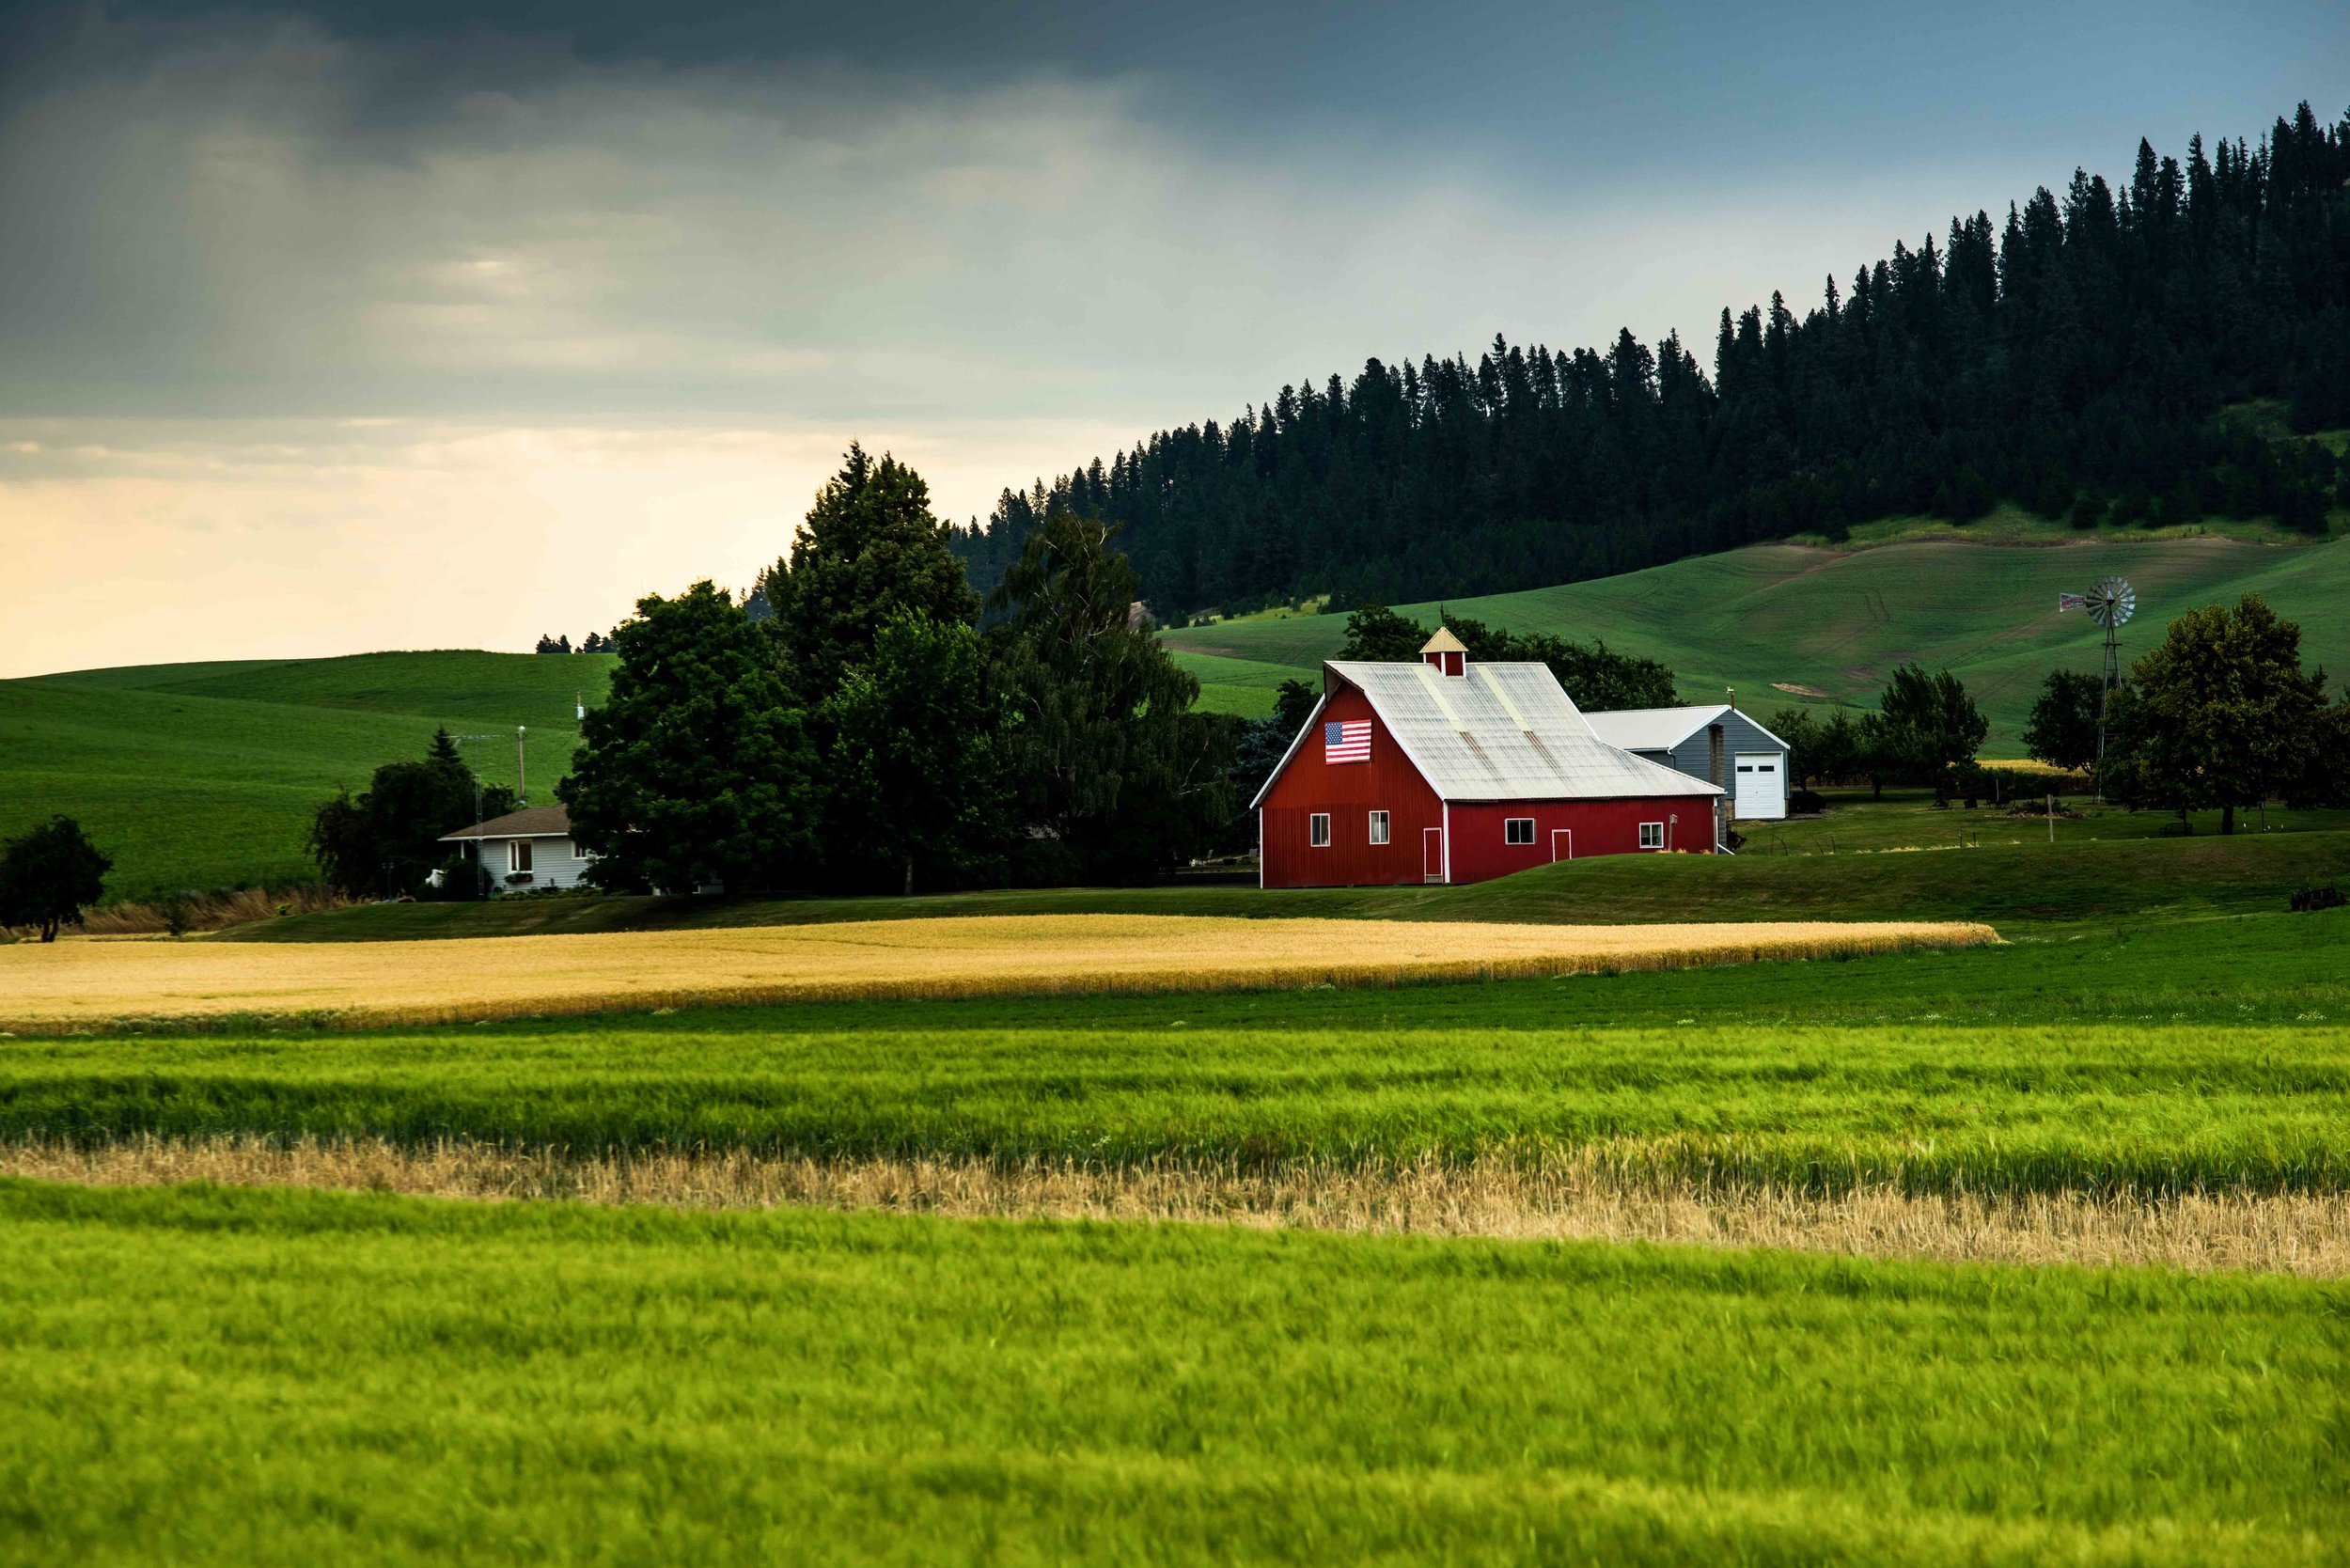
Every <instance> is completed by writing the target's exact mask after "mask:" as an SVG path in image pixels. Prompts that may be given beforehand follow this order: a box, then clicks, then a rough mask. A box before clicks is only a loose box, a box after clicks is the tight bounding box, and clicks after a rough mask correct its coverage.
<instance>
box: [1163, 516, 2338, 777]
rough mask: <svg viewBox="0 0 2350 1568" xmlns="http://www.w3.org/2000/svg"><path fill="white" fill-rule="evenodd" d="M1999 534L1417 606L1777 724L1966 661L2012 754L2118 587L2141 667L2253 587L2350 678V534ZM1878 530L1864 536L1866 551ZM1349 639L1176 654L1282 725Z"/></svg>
mask: <svg viewBox="0 0 2350 1568" xmlns="http://www.w3.org/2000/svg"><path fill="white" fill-rule="evenodd" d="M1980 528H1981V531H1980V533H1977V534H1973V535H1969V534H1968V533H1967V531H1966V530H1951V529H1948V528H1940V529H1936V530H1935V534H1936V535H1938V536H1940V537H1919V532H1920V530H1919V529H1918V528H1916V527H1915V526H1913V525H1884V526H1882V527H1881V528H1879V529H1878V530H1877V532H1878V533H1879V534H1880V535H1881V536H1882V537H1883V539H1884V540H1885V541H1886V542H1879V543H1873V544H1869V545H1868V546H1867V547H1865V548H1862V547H1846V548H1839V549H1828V548H1824V547H1817V546H1806V545H1801V544H1767V545H1757V546H1754V547H1751V548H1748V549H1744V550H1734V551H1731V552H1730V553H1728V554H1726V555H1719V556H1706V557H1696V558H1693V559H1690V560H1684V561H1676V562H1674V563H1673V564H1671V565H1669V566H1661V567H1656V568H1653V570H1650V571H1647V572H1631V573H1628V574H1626V575H1624V576H1620V577H1608V578H1604V579H1600V580H1597V581H1593V582H1586V583H1575V584H1569V585H1567V586H1564V587H1559V588H1538V589H1535V590H1532V591H1530V592H1526V593H1505V594H1496V595H1493V596H1491V597H1487V598H1479V599H1461V600H1455V601H1452V602H1451V603H1450V604H1449V606H1440V605H1437V604H1407V605H1398V606H1397V608H1399V609H1401V610H1402V611H1403V612H1404V613H1405V614H1407V615H1410V616H1412V617H1414V618H1415V619H1419V620H1421V621H1423V622H1427V623H1433V622H1434V619H1435V618H1436V615H1437V612H1438V611H1439V609H1441V608H1445V607H1449V608H1450V609H1452V610H1455V611H1457V612H1459V613H1461V614H1464V615H1468V616H1472V617H1475V618H1477V619H1481V620H1484V621H1486V622H1488V623H1489V624H1492V625H1496V626H1501V627H1507V628H1509V629H1511V630H1512V631H1520V632H1554V633H1558V634H1559V635H1565V636H1570V637H1575V638H1577V639H1581V640H1586V641H1588V640H1590V639H1591V638H1594V637H1597V638H1602V639H1604V640H1605V641H1606V643H1607V645H1608V646H1609V647H1611V648H1615V649H1618V650H1621V651H1624V652H1628V653H1637V654H1641V655H1643V656H1646V657H1649V658H1653V659H1661V660H1663V661H1664V662H1665V663H1666V664H1667V665H1669V666H1671V668H1672V670H1673V673H1674V675H1675V677H1676V679H1677V681H1678V682H1679V685H1680V689H1681V693H1682V695H1683V696H1684V698H1687V699H1688V700H1691V701H1714V700H1727V698H1726V696H1725V694H1726V693H1727V692H1728V691H1730V690H1731V689H1734V690H1735V691H1736V693H1737V700H1738V704H1739V706H1740V707H1742V708H1744V709H1745V710H1746V711H1747V712H1748V713H1755V714H1757V715H1760V716H1763V717H1767V716H1768V715H1769V714H1770V713H1771V712H1772V711H1773V710H1775V709H1778V708H1782V707H1789V706H1794V705H1796V704H1798V703H1800V702H1802V701H1804V700H1806V698H1804V697H1803V696H1802V695H1801V694H1800V693H1798V692H1790V691H1787V690H1783V689H1779V688H1781V687H1786V686H1794V687H1802V688H1810V689H1811V690H1815V691H1819V692H1823V693H1825V694H1827V697H1828V698H1833V699H1835V700H1838V701H1843V702H1855V703H1858V704H1859V705H1861V706H1863V707H1873V706H1874V705H1875V701H1876V694H1877V691H1878V690H1879V688H1881V687H1882V686H1883V684H1884V682H1885V679H1886V676H1887V675H1888V673H1889V672H1890V670H1891V669H1892V667H1893V666H1895V665H1897V664H1899V663H1901V662H1902V661H1904V660H1905V659H1915V660H1917V661H1919V663H1921V664H1923V665H1925V666H1927V667H1928V668H1930V669H1933V668H1941V667H1944V666H1948V667H1949V668H1950V669H1951V670H1952V671H1954V672H1955V673H1956V674H1958V675H1959V676H1960V677H1961V678H1962V679H1963V680H1965V681H1966V686H1967V689H1968V690H1969V691H1970V692H1972V693H1973V694H1974V696H1975V698H1976V700H1977V701H1978V702H1980V703H1981V704H1982V710H1983V713H1984V714H1985V716H1986V717H1988V718H1989V719H1990V720H1991V725H1992V729H1991V739H1990V743H1989V745H1988V747H1987V750H1988V752H1989V754H1990V755H1993V756H2020V755H2022V744H2021V742H2020V740H2019V739H2018V736H2019V734H2020V732H2021V730H2022V728H2023V724H2024V720H2025V718H2026V717H2027V716H2028V715H2029V713H2030V710H2031V703H2032V699H2033V698H2034V697H2035V696H2036V695H2037V692H2038V689H2039V685H2040V682H2041V681H2042V679H2043V678H2044V677H2045V676H2046V674H2047V672H2048V671H2049V670H2051V669H2053V668H2059V667H2064V668H2073V669H2087V670H2092V671H2093V670H2094V669H2095V668H2096V666H2097V645H2098V641H2099V638H2100V636H2101V635H2102V634H2101V633H2100V632H2099V631H2098V630H2097V628H2096V627H2094V626H2092V625H2091V624H2089V623H2088V621H2087V620H2086V619H2085V618H2084V617H2081V616H2078V615H2071V616H2060V615H2059V614H2058V613H2057V608H2056V600H2057V594H2058V593H2059V592H2060V591H2062V590H2066V589H2077V588H2080V587H2082V586H2083V585H2085V584H2087V583H2089V582H2092V581H2094V580H2095V579H2096V578H2098V577H2101V576H2105V575H2107V574H2108V573H2111V574H2118V575H2121V576H2124V577H2127V578H2129V579H2130V581H2131V582H2132V583H2133V584H2134V585H2135V586H2136V588H2137V589H2138V595H2139V619H2137V620H2136V621H2135V622H2134V623H2133V624H2132V625H2131V626H2130V627H2128V628H2126V629H2125V630H2124V633H2123V646H2124V651H2125V653H2127V654H2130V655H2135V654H2137V653H2141V652H2143V651H2146V650H2147V649H2148V648H2150V647H2152V646H2153V645H2154V642H2155V641H2157V640H2159V639H2160V637H2161V635H2162V629H2163V627H2164V626H2165V625H2166V624H2167V623H2168V622H2169V621H2170V619H2171V618H2172V617H2174V616H2176V615H2178V614H2180V613H2181V612H2183V611H2186V610H2188V609H2191V608H2194V607H2196V606H2198V605H2201V604H2233V603H2234V602H2235V600H2236V597H2237V596H2238V595H2239V594H2242V593H2247V592H2252V593H2259V594H2262V595H2264V597H2265V598H2266V599H2267V601H2268V603H2269V604H2270V605H2271V606H2272V607H2274V608H2275V609H2276V610H2277V612H2278V613H2279V615H2282V616H2285V617H2286V618H2288V619H2294V620H2296V621H2298V622H2300V624H2301V629H2302V655H2303V658H2304V660H2305V661H2306V662H2308V663H2310V664H2312V665H2317V664H2322V665H2325V666H2326V667H2327V669H2328V670H2329V671H2330V672H2332V674H2333V675H2335V676H2337V677H2339V676H2343V675H2350V538H2341V537H2337V538H2336V539H2334V540H2332V541H2329V542H2326V543H2323V544H2313V545H2312V544H2300V545H2288V544H2279V543H2270V542H2263V541H2258V540H2255V539H2249V538H2247V539H2236V538H2229V537H2225V536H2222V535H2218V534H2204V535H2201V536H2194V535H2185V536H2178V537H2170V538H2150V537H2147V536H2146V535H2144V534H2143V533H2140V532H2137V531H2134V530H2133V531H2123V530H2105V531H2102V532H2100V533H2098V534H2096V535H2093V536H2092V537H2091V538H2089V539H2088V540H2086V541H2082V540H2080V539H2079V537H2078V536H2074V535H2072V534H2070V531H2069V530H2062V531H2059V532H2053V533H2052V532H2049V531H2047V530H2045V529H2041V530H2032V529H2020V528H2015V527H2009V528H2002V527H2000V526H1998V525H1997V524H1996V523H1986V524H1985V525H1980ZM1869 532H1870V531H1869V530H1866V529H1864V530H1861V534H1860V537H1861V540H1862V541H1863V542H1865V541H1867V539H1868V537H1869ZM1986 541H1988V542H1986ZM1345 631H1346V620H1345V617H1343V616H1327V615H1325V616H1299V617H1292V618H1288V619H1242V620H1234V621H1230V622H1227V623H1223V624H1219V625H1214V626H1204V627H1192V628H1185V629H1182V630H1175V631H1170V632H1168V633H1167V634H1166V640H1167V645H1168V646H1169V647H1170V648H1173V649H1175V650H1177V651H1180V652H1181V653H1182V654H1183V660H1184V663H1185V665H1186V667H1188V668H1190V669H1191V670H1192V672H1193V673H1194V674H1195V675H1197V676H1198V677H1199V681H1200V682H1201V683H1202V688H1203V694H1204V696H1203V701H1208V702H1210V703H1212V704H1213V705H1214V706H1218V707H1220V708H1222V709H1224V710H1225V711H1228V712H1233V713H1250V714H1257V713H1268V712H1270V711H1271V708H1272V702H1273V690H1274V688H1275V687H1276V686H1277V685H1278V684H1279V683H1280V682H1281V681H1282V680H1284V679H1286V678H1289V677H1292V676H1302V677H1306V678H1308V679H1310V678H1311V677H1312V675H1313V672H1314V671H1315V670H1316V669H1318V668H1319V666H1320V664H1321V661H1322V660H1324V659H1326V658H1329V657H1332V656H1333V655H1335V654H1336V653H1337V651H1338V650H1339V647H1340V644H1341V643H1342V642H1343V641H1344V640H1345Z"/></svg>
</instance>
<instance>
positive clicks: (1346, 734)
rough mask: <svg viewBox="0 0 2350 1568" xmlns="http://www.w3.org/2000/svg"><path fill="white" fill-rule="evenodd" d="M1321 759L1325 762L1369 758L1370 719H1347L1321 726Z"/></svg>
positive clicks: (1367, 759) (1359, 760)
mask: <svg viewBox="0 0 2350 1568" xmlns="http://www.w3.org/2000/svg"><path fill="white" fill-rule="evenodd" d="M1322 760H1324V761H1325V762H1368V761H1370V760H1371V720H1369V719H1348V720H1346V721H1344V722H1343V723H1336V722H1334V723H1330V724H1325V725H1324V726H1323V727H1322Z"/></svg>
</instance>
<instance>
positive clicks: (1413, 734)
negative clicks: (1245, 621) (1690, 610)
mask: <svg viewBox="0 0 2350 1568" xmlns="http://www.w3.org/2000/svg"><path fill="white" fill-rule="evenodd" d="M1322 670H1323V693H1324V696H1323V701H1322V704H1320V705H1317V706H1316V707H1315V709H1314V715H1315V717H1316V718H1319V717H1320V716H1321V713H1322V708H1323V706H1326V705H1327V704H1328V702H1329V699H1330V695H1331V694H1332V693H1335V692H1336V691H1337V690H1338V688H1339V686H1340V683H1341V682H1342V683H1344V684H1346V685H1350V686H1353V687H1355V689H1356V690H1357V691H1359V692H1361V693H1362V694H1363V696H1364V697H1365V698H1368V699H1369V700H1370V702H1371V711H1372V712H1373V713H1377V714H1378V715H1379V719H1380V722H1381V724H1382V725H1384V726H1385V727H1386V729H1387V733H1388V734H1389V735H1391V736H1393V737H1394V738H1395V744H1396V745H1397V746H1399V747H1400V748H1401V749H1402V752H1403V755H1404V756H1405V757H1406V758H1408V759H1409V760H1411V763H1412V766H1414V767H1415V768H1417V769H1418V770H1419V775H1420V776H1421V777H1422V778H1425V779H1426V780H1427V781H1428V787H1429V788H1430V789H1432V790H1434V791H1435V792H1436V794H1437V795H1438V797H1439V798H1441V799H1444V800H1459V801H1479V800H1619V799H1627V798H1639V797H1644V796H1652V795H1690V796H1698V797H1705V796H1711V795H1718V794H1720V793H1722V790H1721V789H1720V787H1719V786H1718V785H1714V784H1708V783H1706V782H1705V781H1704V780H1702V779H1699V778H1692V777H1690V776H1688V775H1687V774H1685V773H1680V772H1677V771H1675V770H1674V769H1672V768H1669V767H1666V766H1664V765H1663V764H1662V763H1658V762H1652V761H1649V760H1647V759H1645V758H1640V757H1635V756H1633V755H1632V754H1631V753H1630V752H1628V751H1623V750H1620V749H1618V748H1617V747H1615V746H1612V745H1607V744H1606V742H1604V741H1602V740H1600V739H1599V738H1598V737H1597V736H1596V735H1594V734H1592V733H1591V729H1590V725H1588V724H1586V723H1584V721H1583V714H1582V713H1580V712H1579V711H1578V710H1577V709H1576V708H1575V699H1574V698H1570V697H1569V696H1567V694H1566V691H1565V689H1564V688H1563V687H1561V686H1560V685H1559V678H1558V677H1557V676H1556V675H1553V674H1552V673H1551V672H1550V666H1548V665H1542V664H1476V663H1472V664H1470V665H1469V666H1468V667H1467V671H1466V673H1465V675H1455V676H1447V675H1444V674H1441V673H1439V672H1438V671H1437V669H1436V667H1435V666H1433V665H1426V664H1369V663H1358V662H1355V661H1351V660H1349V661H1340V660H1333V661H1331V662H1330V663H1328V664H1325V665H1324V666H1322ZM1307 729H1312V724H1311V722H1310V721H1309V722H1308V725H1307ZM1305 734H1306V730H1300V731H1299V733H1298V740H1300V741H1302V740H1303V739H1304V738H1305ZM1297 745H1298V742H1297V741H1292V742H1291V743H1290V756H1289V757H1284V758H1282V759H1281V766H1280V767H1279V768H1276V769H1275V770H1274V772H1273V778H1276V779H1277V778H1279V777H1280V776H1281V774H1282V773H1283V771H1285V770H1286V769H1287V768H1288V766H1289V762H1290V757H1294V756H1295V755H1296V752H1297ZM1272 788H1273V783H1272V779H1268V780H1267V781H1266V783H1265V788H1264V790H1261V791H1259V792H1258V794H1257V799H1256V800H1255V801H1252V802H1250V805H1251V806H1252V807H1253V806H1256V805H1259V804H1261V803H1262V802H1263V799H1264V796H1265V792H1267V791H1270V790H1271V789H1272Z"/></svg>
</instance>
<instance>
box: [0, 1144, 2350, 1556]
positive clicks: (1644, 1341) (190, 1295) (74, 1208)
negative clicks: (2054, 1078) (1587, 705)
mask: <svg viewBox="0 0 2350 1568" xmlns="http://www.w3.org/2000/svg"><path fill="white" fill-rule="evenodd" d="M0 1246H5V1247H7V1249H8V1254H9V1256H10V1257H11V1258H12V1259H13V1260H14V1262H13V1263H12V1265H11V1267H10V1268H9V1269H8V1270H7V1271H6V1272H5V1273H0V1347H5V1352H4V1353H0V1409H5V1411H6V1413H7V1419H6V1420H5V1421H0V1475H6V1476H8V1477H9V1478H10V1479H11V1482H13V1484H12V1485H11V1486H10V1488H9V1493H8V1501H7V1503H6V1505H5V1506H0V1554H5V1555H6V1556H8V1558H10V1559H11V1560H24V1561H28V1562H29V1561H75V1562H93V1563H114V1562H125V1563H127V1562H152V1561H158V1560H168V1561H175V1562H187V1563H211V1562H218V1563H238V1564H297V1563H301V1564H307V1563H314V1562H318V1561H321V1560H350V1559H352V1558H356V1557H364V1558H366V1559H367V1560H371V1561H381V1562H421V1561H464V1562H475V1563H478V1562H525V1561H527V1562H543V1561H551V1560H552V1561H609V1562H649V1561H677V1562H688V1561H690V1562H697V1563H729V1562H755V1561H756V1562H767V1561H777V1560H782V1561H850V1560H854V1561H869V1562H907V1563H912V1562H926V1563H927V1562H999V1563H1000V1562H1013V1563H1017V1562H1032V1561H1087V1562H1104V1561H1108V1562H1123V1561H1136V1562H1140V1561H1172V1560H1199V1561H1206V1560H1214V1561H1226V1562H1231V1561H1278V1562H1294V1563H1308V1562H1316V1563H1319V1562H1333V1561H1343V1562H1363V1561H1385V1562H1399V1563H1401V1562H1425V1561H1453V1560H1464V1561H1465V1560H1477V1561H1509V1562H1517V1561H1526V1562H1533V1561H1543V1562H1556V1561H1591V1562H1633V1561H1638V1562H1718V1561H1726V1560H1736V1561H1742V1562H1756V1563H1796V1562H1803V1563H1819V1562H1882V1561H1890V1560H1899V1561H1904V1562H1952V1563H1957V1562H1967V1563H1982V1562H2019V1563H2020V1562H2045V1561H2051V1560H2063V1561H2071V1562H2124V1561H2127V1562H2138V1563H2171V1562H2176V1563H2213V1562H2258V1563H2261V1564H2263V1565H2264V1568H2265V1565H2273V1564H2279V1563H2289V1562H2295V1563H2297V1562H2323V1561H2338V1560H2340V1544H2341V1542H2342V1539H2343V1538H2344V1535H2345V1532H2350V1462H2346V1457H2345V1445H2344V1439H2343V1430H2344V1428H2343V1421H2344V1408H2343V1403H2342V1389H2343V1388H2344V1387H2345V1386H2346V1385H2345V1380H2346V1379H2350V1356H2346V1355H2345V1348H2344V1341H2343V1337H2342V1294H2341V1292H2340V1291H2339V1289H2337V1288H2334V1287H2330V1286H2324V1285H2313V1284H2311V1283H2308V1282H2304V1281H2295V1280H2290V1279H2284V1278H2226V1277H2217V1278H2211V1277H2194V1276H2176V1275H2165V1274H2160V1273H2150V1272H2140V1273H2119V1274H2118V1273H2112V1272H2090V1271H2082V1270H2074V1269H2047V1270H2036V1271H2027V1270H2019V1269H1993V1268H1983V1267H1952V1266H1947V1265H1944V1266H1935V1265H1925V1264H1896V1263H1872V1264H1861V1263H1856V1262H1844V1261H1838V1260H1829V1259H1820V1258H1804V1257H1797V1256H1791V1255H1771V1254H1747V1255H1718V1254H1707V1253H1704V1252H1700V1251H1696V1250H1693V1249H1680V1248H1672V1249H1665V1248H1646V1247H1604V1246H1594V1245H1565V1246H1543V1245H1526V1244H1517V1245H1504V1244H1493V1243H1481V1242H1445V1243H1431V1242H1427V1241H1424V1240H1418V1239H1412V1238H1367V1237H1334V1236H1323V1235H1313V1234H1307V1233H1298V1232H1289V1233H1277V1234H1269V1235H1268V1234H1258V1233H1250V1232H1247V1231H1230V1230H1203V1229H1198V1228H1188V1227H1115V1226H1105V1225H1073V1226H1071V1225H1042V1224H1020V1225H1005V1224H999V1223H971V1222H963V1223H953V1222H944V1221H938V1220H925V1219H918V1218H909V1217H902V1216H886V1215H846V1216H843V1215H823V1214H807V1213H801V1214H790V1213H786V1214H776V1215H758V1216H743V1215H684V1214H675V1213H666V1212H660V1211H641V1210H640V1211H595V1210H583V1209H576V1208H567V1207H546V1206H540V1207H516V1206H495V1207H487V1208H485V1207H478V1206H463V1205H454V1204H432V1203H428V1202H422V1201H416V1200H399V1199H390V1198H380V1197H374V1198H371V1197H366V1196H356V1195H322V1194H311V1193H269V1192H228V1191H220V1190H205V1189H202V1188H196V1189H181V1190H177V1191H86V1190H76V1189H71V1188H61V1187H40V1186H35V1185H30V1184H14V1183H9V1184H0Z"/></svg>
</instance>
